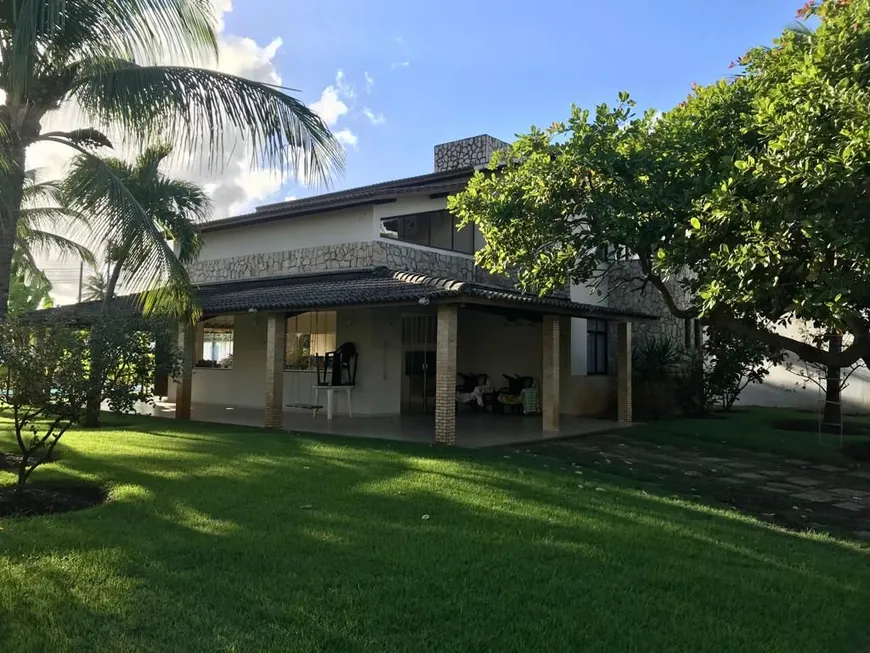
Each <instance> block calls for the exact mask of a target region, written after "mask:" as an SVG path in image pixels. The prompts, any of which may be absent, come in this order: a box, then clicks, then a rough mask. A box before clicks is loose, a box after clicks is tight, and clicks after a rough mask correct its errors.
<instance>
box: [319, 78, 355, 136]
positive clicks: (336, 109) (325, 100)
mask: <svg viewBox="0 0 870 653" xmlns="http://www.w3.org/2000/svg"><path fill="white" fill-rule="evenodd" d="M311 110H312V111H314V113H316V114H317V115H319V116H320V117H321V118H323V121H324V122H325V123H326V124H327V125H329V126H330V127H332V126H333V125H334V124H335V123H336V122H338V119H339V118H341V117H342V116H343V115H344V114H346V113H347V112H348V110H349V109H348V107H347V105H346V104H345V103H344V102H342V100H341V98H340V97H339V95H338V89H336V88H335V87H334V86H327V87H326V88H325V89H323V93H321V94H320V99H319V100H317V101H316V102H312V103H311Z"/></svg>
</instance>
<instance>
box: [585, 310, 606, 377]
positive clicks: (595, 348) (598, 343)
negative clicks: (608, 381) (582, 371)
mask: <svg viewBox="0 0 870 653" xmlns="http://www.w3.org/2000/svg"><path fill="white" fill-rule="evenodd" d="M608 326H609V322H608V321H607V320H594V319H591V318H589V319H587V320H586V375H587V376H606V375H607V374H609V373H610V364H609V361H608V358H609V355H610V352H609V351H608ZM599 347H600V348H601V349H603V350H604V357H603V359H602V360H603V361H604V368H603V369H599V366H598V362H599V358H600V357H599V356H598V353H599Z"/></svg>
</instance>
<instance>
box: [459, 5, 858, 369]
mask: <svg viewBox="0 0 870 653" xmlns="http://www.w3.org/2000/svg"><path fill="white" fill-rule="evenodd" d="M807 13H808V14H811V15H813V16H814V17H815V19H816V20H817V21H818V27H817V29H816V30H815V31H814V32H812V33H809V32H807V31H806V30H804V31H800V30H795V29H789V30H786V31H785V33H783V35H782V36H781V37H780V38H779V39H777V40H776V41H775V42H774V45H773V47H767V48H765V47H759V48H755V49H753V50H751V51H750V52H749V53H748V54H747V55H746V56H745V57H743V58H741V60H740V63H741V70H740V74H738V75H736V76H735V77H733V78H730V79H727V80H721V81H719V82H716V83H714V84H711V85H709V86H705V87H695V88H694V89H693V91H692V93H691V94H690V95H689V97H688V98H687V100H686V101H685V102H683V103H682V104H681V105H679V106H677V107H675V108H673V109H672V110H670V111H668V112H666V113H664V114H658V113H655V112H652V111H647V112H646V113H644V114H643V115H642V116H636V115H635V114H634V113H633V106H634V103H633V101H632V100H631V99H630V98H628V97H627V96H626V95H621V96H620V101H619V104H617V105H616V106H615V107H610V106H608V105H606V104H602V105H600V106H599V107H598V108H597V109H596V111H595V112H593V113H590V112H589V111H585V110H581V109H579V108H577V107H573V108H572V112H571V116H570V118H569V119H568V121H567V122H560V123H555V124H553V125H552V126H551V127H550V128H548V129H546V130H540V129H533V130H532V131H531V132H530V133H529V134H526V135H523V136H521V137H520V138H519V139H518V140H517V142H515V143H514V144H513V145H512V146H511V147H510V148H509V149H508V151H506V152H502V153H498V154H496V155H495V156H494V157H493V161H492V162H491V166H490V168H491V169H490V170H489V171H485V172H480V173H478V174H476V175H475V176H474V178H473V179H472V180H471V182H470V184H469V185H468V188H467V189H466V190H465V191H464V192H463V193H460V194H459V195H457V196H456V197H453V198H451V200H450V208H451V209H452V210H453V211H454V212H455V213H456V214H457V215H458V216H459V217H460V218H461V219H462V221H463V223H468V222H475V223H477V224H478V226H479V227H480V230H481V232H482V233H483V235H484V237H485V239H486V246H485V247H484V249H483V250H482V251H481V252H480V253H479V255H478V260H479V262H480V263H481V264H482V265H483V266H484V267H486V268H488V269H489V270H491V271H494V272H502V273H503V272H506V271H508V270H516V271H517V272H518V275H519V278H520V280H521V281H522V282H523V283H524V284H525V285H526V286H527V287H530V288H534V289H536V290H539V291H541V292H546V291H549V290H552V289H554V288H556V287H558V286H560V285H561V284H564V283H565V282H566V281H568V280H569V279H570V280H575V281H586V280H589V279H594V278H596V275H598V274H600V273H601V270H602V268H603V266H611V265H615V264H616V263H615V262H614V261H613V260H612V258H610V257H609V256H608V255H607V253H606V250H605V248H602V247H601V246H602V245H610V246H616V247H620V248H623V249H625V250H626V251H628V252H629V253H630V254H631V255H632V256H633V257H636V258H637V260H638V264H639V267H640V270H641V273H642V275H643V276H644V277H645V279H646V280H647V281H648V282H649V283H650V284H651V285H652V286H653V287H655V288H656V289H657V290H659V292H661V293H662V296H663V298H664V300H665V302H666V304H667V305H668V307H669V309H670V310H671V312H672V313H673V314H674V315H676V316H678V317H680V318H686V317H698V316H702V317H703V318H704V319H705V321H706V323H707V324H712V325H714V326H717V327H719V328H724V329H728V330H731V331H732V332H734V333H736V334H739V335H741V336H744V337H750V338H754V339H757V340H760V341H762V342H764V343H765V344H767V345H769V346H771V347H773V348H775V349H786V350H790V351H793V352H794V353H796V354H798V355H799V356H800V357H801V358H803V359H805V360H813V361H815V362H818V363H822V364H835V365H837V366H844V367H845V366H847V365H850V364H851V363H853V362H855V361H856V360H858V359H861V358H863V357H865V356H870V222H868V220H867V219H866V206H867V204H868V200H870V186H868V184H867V179H868V178H870V64H868V57H867V52H868V51H870V0H851V1H849V2H833V1H832V2H824V3H822V4H821V5H819V6H815V5H811V6H810V7H809V8H808V9H807ZM686 270H691V274H689V275H686V274H684V273H685V271H686ZM675 277H676V278H681V279H682V283H683V285H684V286H685V288H686V289H687V290H688V296H689V298H690V299H689V301H688V303H686V304H680V301H682V299H680V300H679V301H678V298H675V297H674V296H673V295H672V294H671V293H670V292H669V290H668V288H667V286H666V284H665V283H664V282H665V280H667V279H669V278H675ZM795 319H802V320H807V321H809V322H811V323H813V324H814V325H815V326H818V327H823V328H825V329H828V330H831V331H836V332H839V333H849V334H851V336H852V340H851V344H850V345H849V347H847V348H845V349H844V350H843V351H842V352H841V353H833V352H828V351H827V350H825V349H823V348H820V347H817V346H814V345H812V344H808V343H805V342H802V341H799V340H796V339H793V338H788V337H786V336H783V335H781V334H780V333H778V332H777V329H778V328H779V327H781V326H783V325H787V324H789V323H791V322H792V321H793V320H795Z"/></svg>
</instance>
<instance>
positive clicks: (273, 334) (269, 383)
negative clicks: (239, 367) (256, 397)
mask: <svg viewBox="0 0 870 653" xmlns="http://www.w3.org/2000/svg"><path fill="white" fill-rule="evenodd" d="M286 326H287V319H286V318H285V317H284V314H283V313H269V316H268V319H267V321H266V401H265V407H266V414H265V426H266V428H270V429H279V428H281V427H282V426H283V423H284V333H285V330H286Z"/></svg>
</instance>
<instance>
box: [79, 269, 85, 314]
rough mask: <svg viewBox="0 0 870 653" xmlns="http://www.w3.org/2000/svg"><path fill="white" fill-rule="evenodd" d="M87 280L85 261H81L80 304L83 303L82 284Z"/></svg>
mask: <svg viewBox="0 0 870 653" xmlns="http://www.w3.org/2000/svg"><path fill="white" fill-rule="evenodd" d="M84 282H85V262H84V261H79V304H81V303H82V286H83V285H84Z"/></svg>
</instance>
